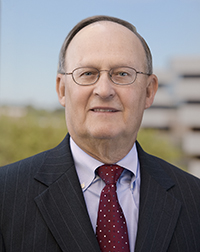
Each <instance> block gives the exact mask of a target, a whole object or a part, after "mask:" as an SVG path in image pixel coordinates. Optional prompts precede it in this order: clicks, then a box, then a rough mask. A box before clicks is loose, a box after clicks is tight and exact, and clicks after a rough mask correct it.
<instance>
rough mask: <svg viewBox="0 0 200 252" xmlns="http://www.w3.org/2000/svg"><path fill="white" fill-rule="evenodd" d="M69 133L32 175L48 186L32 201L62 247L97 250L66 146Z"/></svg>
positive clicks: (66, 248)
mask: <svg viewBox="0 0 200 252" xmlns="http://www.w3.org/2000/svg"><path fill="white" fill-rule="evenodd" d="M68 141H69V136H67V138H66V139H65V140H64V141H63V142H62V143H61V144H60V145H59V146H58V147H57V148H55V149H54V150H53V151H52V152H51V155H49V156H48V157H47V158H46V160H45V162H44V164H43V166H42V169H41V170H40V171H39V172H38V173H37V174H36V176H35V179H36V180H38V181H40V182H42V183H43V184H45V185H47V186H48V187H47V189H46V190H45V191H44V192H43V193H41V194H40V195H38V196H37V197H36V198H35V202H36V204H37V206H38V208H39V210H40V212H41V214H42V216H43V218H44V220H45V222H46V224H47V226H48V227H49V229H50V231H51V233H52V234H53V236H54V238H55V239H56V241H57V243H58V245H59V246H60V248H61V249H62V251H69V252H72V251H77V252H79V251H81V252H84V251H85V252H90V251H91V252H93V251H100V250H99V246H98V242H97V240H96V237H95V234H94V232H93V228H92V226H91V223H90V219H89V216H88V213H87V209H86V205H85V201H84V198H83V194H82V190H81V187H80V183H79V180H78V176H77V174H76V171H75V167H74V164H73V159H72V156H71V152H70V149H69V143H68Z"/></svg>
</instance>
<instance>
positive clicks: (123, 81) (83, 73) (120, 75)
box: [63, 66, 151, 86]
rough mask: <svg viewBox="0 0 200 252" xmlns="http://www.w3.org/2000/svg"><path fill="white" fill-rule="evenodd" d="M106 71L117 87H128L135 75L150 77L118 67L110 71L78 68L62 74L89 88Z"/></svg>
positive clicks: (125, 67) (132, 69) (128, 68)
mask: <svg viewBox="0 0 200 252" xmlns="http://www.w3.org/2000/svg"><path fill="white" fill-rule="evenodd" d="M103 71H106V72H108V76H109V78H110V80H111V81H112V82H113V83H115V84H117V85H130V84H132V83H133V82H134V81H135V80H136V78H137V74H145V75H148V76H150V75H151V74H149V73H144V72H139V71H137V70H136V69H134V68H132V67H127V66H120V67H114V68H111V69H110V70H98V69H97V68H95V67H78V68H75V69H74V70H73V71H72V72H71V73H63V74H65V75H72V78H73V80H74V82H75V83H76V84H78V85H82V86H89V85H93V84H95V83H96V82H97V81H98V80H99V77H100V73H101V72H103Z"/></svg>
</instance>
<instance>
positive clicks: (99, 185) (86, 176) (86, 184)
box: [70, 137, 140, 252]
mask: <svg viewBox="0 0 200 252" xmlns="http://www.w3.org/2000/svg"><path fill="white" fill-rule="evenodd" d="M70 147H71V151H72V155H73V158H74V163H75V167H76V171H77V174H78V177H79V181H80V184H81V187H82V190H83V195H84V198H85V202H86V205H87V210H88V213H89V216H90V220H91V223H92V226H93V229H94V232H95V233H96V221H97V214H98V206H99V198H100V194H101V191H102V189H103V187H104V186H105V183H104V182H103V180H102V179H101V178H100V177H99V176H98V175H97V174H96V172H95V170H96V169H97V168H98V167H99V166H101V165H103V163H101V162H100V161H98V160H96V159H94V158H93V157H91V156H90V155H88V154H87V153H85V152H84V151H83V150H82V149H80V148H79V147H78V146H77V145H76V143H75V142H74V141H73V139H72V138H71V137H70ZM117 165H119V166H121V167H123V168H125V169H124V171H123V172H122V174H121V176H120V178H119V180H118V181H117V195H118V200H119V203H120V205H121V208H122V210H123V213H124V216H125V218H126V222H127V228H128V234H129V243H130V251H131V252H134V247H135V240H136V234H137V226H138V214H139V195H140V167H139V160H138V155H137V150H136V144H134V146H133V147H132V149H131V150H130V152H129V153H128V154H127V155H126V156H125V157H124V158H123V159H122V160H120V161H119V162H117Z"/></svg>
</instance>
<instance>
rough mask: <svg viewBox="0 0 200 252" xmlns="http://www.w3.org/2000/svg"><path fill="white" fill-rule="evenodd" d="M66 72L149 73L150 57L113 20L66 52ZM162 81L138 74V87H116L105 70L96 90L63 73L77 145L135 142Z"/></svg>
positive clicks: (60, 81)
mask: <svg viewBox="0 0 200 252" xmlns="http://www.w3.org/2000/svg"><path fill="white" fill-rule="evenodd" d="M65 62H66V66H65V67H66V69H65V70H66V72H68V73H69V72H72V71H73V70H74V69H75V68H78V67H88V66H90V67H95V68H97V69H99V70H110V69H111V68H113V67H117V66H129V67H133V68H135V69H136V70H137V71H142V72H146V71H147V70H146V57H145V52H144V49H143V46H142V44H141V42H140V41H139V39H138V38H137V37H136V36H135V34H133V33H132V32H131V31H130V30H129V29H127V28H126V27H123V26H122V25H119V24H116V23H113V22H105V21H102V22H98V23H94V24H91V25H89V26H87V27H85V28H83V29H82V30H81V31H80V32H79V33H78V34H76V36H75V37H74V38H73V39H72V41H71V43H70V44H69V47H68V49H67V51H66V59H65ZM156 90H157V79H156V77H155V76H154V75H152V76H150V77H148V76H146V75H142V74H138V75H137V79H136V81H135V82H134V83H133V84H130V85H126V86H120V85H116V84H114V83H112V81H111V80H110V79H109V77H108V73H107V72H106V71H105V72H104V71H102V72H101V74H100V78H99V80H98V82H96V83H95V84H94V85H91V86H80V85H77V84H76V83H75V82H74V81H73V79H72V76H71V75H66V76H64V75H58V77H57V92H58V96H59V100H60V103H61V104H62V105H63V106H65V112H66V122H67V128H68V131H69V133H70V135H71V136H72V138H73V139H74V141H75V142H76V143H77V144H78V145H79V146H81V145H82V144H81V142H83V141H84V142H87V144H88V143H89V142H90V141H93V140H97V139H98V140H99V139H116V140H119V141H127V143H132V144H133V143H134V142H135V139H136V136H137V132H138V130H139V127H140V124H141V120H142V116H143V111H144V109H145V108H148V107H149V106H150V105H151V104H152V102H153V98H154V95H155V92H156Z"/></svg>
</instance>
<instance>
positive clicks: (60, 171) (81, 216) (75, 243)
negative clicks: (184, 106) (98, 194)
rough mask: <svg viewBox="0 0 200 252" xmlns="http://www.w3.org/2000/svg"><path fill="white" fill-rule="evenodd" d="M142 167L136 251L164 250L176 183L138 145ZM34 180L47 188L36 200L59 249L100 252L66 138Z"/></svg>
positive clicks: (175, 209) (175, 211) (176, 209)
mask: <svg viewBox="0 0 200 252" xmlns="http://www.w3.org/2000/svg"><path fill="white" fill-rule="evenodd" d="M137 150H138V156H139V161H140V169H141V188H140V210H139V220H138V233H137V239H136V245H135V252H139V251H140V252H142V251H144V252H146V251H162V252H165V251H167V248H168V246H169V243H170V240H171V237H172V235H173V232H174V229H175V226H176V223H177V220H178V216H179V213H180V208H181V204H180V202H179V201H177V200H176V199H175V198H174V197H173V196H172V195H171V194H170V193H169V191H170V189H171V188H172V187H173V186H174V182H173V181H172V179H171V178H170V177H169V176H168V175H167V173H166V172H165V171H164V170H163V168H162V167H161V166H160V165H159V162H158V160H157V159H156V158H155V157H153V156H150V155H148V154H147V153H145V152H144V151H143V150H142V148H141V147H140V145H139V144H138V143H137ZM35 179H36V180H38V181H39V182H41V183H42V184H44V185H45V186H46V187H47V188H46V190H45V191H43V192H42V193H41V194H39V195H38V197H36V198H35V202H36V204H37V206H38V208H39V210H40V212H41V214H42V216H43V218H44V220H45V222H46V224H47V226H48V227H49V229H50V231H51V232H52V234H53V236H54V237H55V239H56V241H57V243H58V244H59V246H60V247H61V249H62V251H70V252H72V251H77V252H79V251H82V252H84V251H85V252H90V251H91V252H93V251H95V252H100V249H99V246H98V242H97V240H96V237H95V234H94V232H93V228H92V225H91V223H90V218H89V216H88V213H87V208H86V205H85V201H84V198H83V194H82V189H81V187H80V183H79V179H78V176H77V173H76V170H75V167H74V162H73V158H72V155H71V151H70V147H69V135H67V136H66V138H65V139H64V140H63V141H62V142H61V143H60V144H59V145H58V146H57V147H56V148H55V149H53V150H50V151H48V152H46V156H45V158H44V161H43V163H42V164H41V169H40V170H39V171H38V173H37V174H36V176H35Z"/></svg>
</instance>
